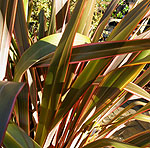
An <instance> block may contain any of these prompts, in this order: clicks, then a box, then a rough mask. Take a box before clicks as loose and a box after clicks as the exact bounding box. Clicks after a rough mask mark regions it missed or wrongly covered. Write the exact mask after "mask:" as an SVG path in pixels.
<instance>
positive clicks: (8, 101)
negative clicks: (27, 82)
mask: <svg viewBox="0 0 150 148" xmlns="http://www.w3.org/2000/svg"><path fill="white" fill-rule="evenodd" d="M23 86H24V84H23V83H16V82H3V81H1V82H0V100H1V103H0V125H1V126H0V143H2V139H3V136H4V134H5V130H6V128H7V124H8V122H9V120H10V117H11V113H12V111H13V107H14V104H15V101H16V97H17V95H18V94H19V92H20V91H21V89H22V88H23Z"/></svg>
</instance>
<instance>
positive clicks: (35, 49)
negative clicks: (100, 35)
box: [14, 33, 150, 81]
mask: <svg viewBox="0 0 150 148" xmlns="http://www.w3.org/2000/svg"><path fill="white" fill-rule="evenodd" d="M60 38H61V34H54V35H50V36H48V37H45V38H43V39H41V40H40V41H38V42H37V43H35V44H34V45H32V46H31V47H30V48H29V49H28V50H27V51H26V52H25V53H24V55H23V56H22V57H21V59H20V61H19V62H18V63H17V65H16V69H15V78H14V80H15V81H19V80H20V79H21V76H22V75H23V73H24V72H25V71H26V70H27V69H28V68H30V67H31V66H32V65H34V64H36V63H37V64H38V65H40V64H41V63H42V64H49V61H50V60H51V59H52V57H53V55H54V51H55V49H56V46H57V45H58V41H59V40H60ZM149 41H150V39H143V40H132V41H116V42H115V41H113V42H105V43H91V44H85V45H81V46H74V47H73V51H72V55H71V60H70V63H78V62H81V61H88V60H96V59H98V58H100V59H101V58H106V57H111V56H115V55H120V54H125V53H130V52H136V51H141V50H148V49H149V48H150V42H149ZM85 42H88V43H89V42H90V40H89V38H88V37H86V36H83V35H80V34H78V33H77V34H76V37H75V41H74V45H79V44H84V43H85ZM29 55H30V56H29ZM31 55H32V56H31ZM26 58H28V60H26ZM147 60H148V59H146V61H147ZM143 61H144V59H143V60H142V62H143ZM144 62H145V61H144ZM22 63H24V66H21V65H22ZM137 63H139V62H138V61H137V62H135V65H136V64H137ZM131 65H132V64H131Z"/></svg>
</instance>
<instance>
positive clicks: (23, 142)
mask: <svg viewBox="0 0 150 148" xmlns="http://www.w3.org/2000/svg"><path fill="white" fill-rule="evenodd" d="M3 144H4V145H5V147H7V148H12V147H14V148H29V147H30V148H41V147H40V146H39V145H38V144H37V143H36V142H35V141H34V140H33V139H31V138H30V137H29V136H28V135H27V134H26V133H25V132H24V131H23V130H22V129H21V128H19V127H18V126H17V125H15V124H14V123H11V122H10V123H9V125H8V128H7V131H6V135H5V137H4V141H3Z"/></svg>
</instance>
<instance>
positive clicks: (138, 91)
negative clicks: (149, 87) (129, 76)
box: [124, 82, 150, 101]
mask: <svg viewBox="0 0 150 148" xmlns="http://www.w3.org/2000/svg"><path fill="white" fill-rule="evenodd" d="M124 89H125V90H126V91H128V92H130V93H132V94H134V95H137V96H139V97H141V98H144V99H146V100H149V101H150V94H149V93H148V92H147V91H145V90H144V89H143V88H141V87H140V86H138V85H136V84H134V83H132V82H130V83H128V84H127V86H126V87H125V88H124Z"/></svg>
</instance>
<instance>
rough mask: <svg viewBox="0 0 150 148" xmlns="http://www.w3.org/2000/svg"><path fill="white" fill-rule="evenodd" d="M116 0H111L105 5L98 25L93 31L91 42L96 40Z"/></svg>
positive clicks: (117, 0)
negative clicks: (105, 7)
mask: <svg viewBox="0 0 150 148" xmlns="http://www.w3.org/2000/svg"><path fill="white" fill-rule="evenodd" d="M118 2H119V0H112V1H111V3H110V4H109V6H108V7H107V9H106V11H105V12H104V14H103V16H102V18H101V20H100V22H99V24H98V27H97V29H96V31H95V33H94V35H93V38H92V42H98V40H99V38H100V36H101V34H102V33H103V30H104V28H105V26H106V24H107V22H108V20H109V19H110V16H111V14H112V12H113V10H114V9H115V7H116V5H117V3H118Z"/></svg>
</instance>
